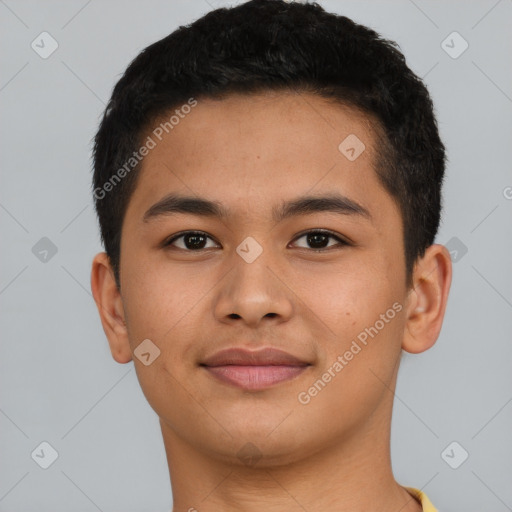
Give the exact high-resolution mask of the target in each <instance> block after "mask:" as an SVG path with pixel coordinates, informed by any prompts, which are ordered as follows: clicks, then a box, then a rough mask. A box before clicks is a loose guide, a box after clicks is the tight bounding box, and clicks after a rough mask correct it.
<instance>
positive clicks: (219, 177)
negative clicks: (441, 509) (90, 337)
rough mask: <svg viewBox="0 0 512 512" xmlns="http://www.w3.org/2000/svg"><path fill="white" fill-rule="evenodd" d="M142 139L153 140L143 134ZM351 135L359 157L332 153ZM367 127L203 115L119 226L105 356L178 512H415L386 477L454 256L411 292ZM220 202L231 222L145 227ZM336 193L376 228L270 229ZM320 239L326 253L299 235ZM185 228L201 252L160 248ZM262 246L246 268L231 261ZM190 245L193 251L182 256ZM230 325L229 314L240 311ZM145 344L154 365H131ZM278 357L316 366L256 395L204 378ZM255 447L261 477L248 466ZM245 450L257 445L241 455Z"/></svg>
mask: <svg viewBox="0 0 512 512" xmlns="http://www.w3.org/2000/svg"><path fill="white" fill-rule="evenodd" d="M149 134H150V132H149ZM349 134H356V135H357V137H358V138H359V139H360V140H361V141H363V143H364V144H365V146H366V149H365V150H364V151H363V153H362V154H361V155H360V156H359V157H358V158H357V159H356V160H354V161H349V160H348V159H347V158H346V157H345V156H344V155H343V154H342V153H341V152H340V151H339V149H338V146H339V144H340V142H341V141H343V140H344V139H345V138H346V137H347V136H348V135H349ZM374 146H375V134H374V133H373V130H372V121H371V120H369V119H367V118H365V117H363V116H362V115H361V114H359V113H358V112H356V111H355V110H352V109H350V108H347V107H342V106H339V105H334V104H333V103H330V102H328V101H327V100H325V99H322V98H320V97H317V96H314V95H311V94H306V93H301V94H297V93H288V92H278V93H276V92H274V93H270V92H266V93H260V94H257V95H252V96H242V95H231V96H229V97H227V98H226V99H223V100H217V101H215V100H211V99H210V100H200V101H199V102H198V105H197V106H196V107H195V108H194V109H193V110H192V112H191V113H190V114H188V115H187V116H186V117H185V118H184V119H182V120H180V123H179V124H178V125H177V126H175V128H174V129H173V130H172V131H171V132H170V133H169V134H168V135H167V136H166V137H165V138H164V139H163V140H162V142H159V143H158V145H157V146H156V147H155V148H154V149H152V150H151V151H150V152H149V154H148V155H147V156H146V157H145V158H144V161H143V167H142V170H141V175H140V176H139V180H138V183H137V186H136V189H135V191H134V194H133V196H132V198H131V199H130V202H129V206H128V209H127V212H126V216H125V219H124V223H123V229H122V241H121V274H120V279H121V291H119V290H118V289H117V288H116V285H115V281H114V276H113V273H112V269H111V267H110V265H109V261H108V258H107V256H106V254H105V253H99V254H98V255H96V257H95V258H94V261H93V265H92V275H91V287H92V291H93V295H94V298H95V301H96V303H97V306H98V311H99V314H100V317H101V321H102V325H103V328H104V330H105V333H106V335H107V338H108V341H109V344H110V348H111V351H112V356H113V357H114V359H115V360H116V361H118V362H119V363H127V362H129V361H131V360H133V361H134V364H135V368H136V371H137V376H138V379H139V382H140V385H141V387H142V390H143V392H144V394H145V396H146V398H147V400H148V401H149V403H150V405H151V406H152V407H153V409H154V410H155V411H156V413H157V414H158V415H159V417H160V425H161V429H162V435H163V440H164V444H165V449H166V454H167V459H168V464H169V471H170V477H171V484H172V491H173V499H174V509H173V511H174V512H182V511H183V512H185V511H189V510H194V509H195V510H197V511H198V512H210V511H211V512H213V511H216V512H217V511H220V510H222V511H223V512H228V511H237V512H240V511H243V512H253V511H261V510H269V511H272V512H278V511H279V512H281V511H283V512H284V511H286V512H289V511H292V510H297V511H303V510H307V511H310V512H313V511H323V510H336V511H339V512H348V511H351V512H359V511H361V512H363V511H364V512H368V511H377V510H378V511H379V512H386V511H389V512H397V511H398V510H400V511H401V512H412V511H419V510H421V506H420V505H419V503H418V502H417V501H416V500H415V499H413V498H412V497H411V495H410V494H409V493H408V492H407V491H406V490H405V489H404V488H403V487H401V486H400V485H399V484H398V483H397V482H396V481H395V479H394V477H393V474H392V471H391V460H390V448H389V442H390V421H391V410H392V403H393V390H394V389H395V383H396V377H397V371H398V367H399V361H400V355H401V353H402V349H403V350H405V351H407V352H411V353H419V352H423V351H425V350H427V349H428V348H430V347H431V346H432V345H433V344H434V343H435V341H436V340H437V338H438V336H439V332H440V329H441V325H442V321H443V316H444V313H445V307H446V302H447V297H448V292H449V287H450V283H451V275H452V269H451V260H450V256H449V253H448V251H447V249H446V248H445V247H443V246H441V245H432V246H430V247H429V248H428V249H427V250H426V252H425V255H424V257H422V258H421V259H419V260H418V261H417V262H416V265H415V268H414V274H413V286H412V288H408V287H407V286H406V276H405V256H404V245H403V239H402V237H403V229H402V219H401V214H400V211H399V209H398V207H397V205H396V204H395V201H394V200H393V198H392V197H391V196H390V195H389V194H388V193H387V191H386V190H385V189H384V188H383V186H382V185H381V184H380V182H379V181H378V178H377V176H376V174H375V172H374V170H373V161H374V160H373V159H374V158H375V156H376V155H375V151H374ZM171 192H173V193H180V194H184V195H191V196H200V197H203V198H206V199H209V200H213V201H219V202H221V203H222V205H224V206H225V207H226V208H228V209H229V211H230V216H229V217H227V218H225V219H218V218H215V217H203V216H199V215H192V214H183V213H179V214H176V213H175V214H167V215H162V216H160V217H157V218H154V219H152V220H150V221H149V222H144V221H143V215H144V213H145V212H146V211H147V210H148V209H149V208H150V207H151V206H152V205H153V204H154V203H156V202H157V201H159V200H160V199H162V198H163V197H164V196H166V195H167V194H169V193H171ZM332 192H339V193H341V194H343V195H344V196H346V197H348V198H350V199H351V200H353V201H356V202H357V203H359V204H360V205H362V206H363V207H364V208H366V209H367V210H368V211H369V213H370V215H371V218H370V219H369V218H366V217H364V216H361V215H355V214H339V213H334V212H314V213H310V214H307V215H296V216H294V217H290V218H287V219H285V220H283V221H281V222H278V223H276V222H274V221H273V219H272V216H271V213H272V208H273V207H275V206H276V205H277V206H279V205H280V204H281V203H282V202H283V201H288V200H292V199H295V198H297V197H299V196H302V195H315V196H316V195H325V194H330V193H332ZM315 229H327V230H331V231H333V232H334V233H335V234H336V235H338V236H340V237H345V238H347V239H348V240H350V241H351V244H350V245H338V244H339V242H338V241H337V240H336V239H335V238H326V239H324V240H325V244H324V246H325V247H326V249H324V252H323V253H322V252H317V251H315V250H314V246H313V247H312V246H311V245H310V244H309V243H308V239H307V237H305V236H300V237H298V236H297V235H300V234H301V233H302V232H303V231H305V230H312V231H314V230H315ZM184 230H199V231H203V232H205V233H206V234H207V235H208V236H209V237H211V238H206V239H205V247H206V248H204V249H201V250H198V249H194V248H193V246H192V249H190V248H189V249H187V248H186V247H187V246H186V245H184V244H185V240H184V239H183V238H181V239H178V240H177V241H175V242H174V246H169V247H167V248H165V247H162V246H161V245H160V244H162V242H163V241H165V240H166V239H168V238H169V237H170V236H171V235H173V234H175V233H179V232H181V231H184ZM249 236H250V237H253V238H254V239H255V240H256V241H257V242H258V243H259V244H260V246H261V247H262V249H263V252H262V253H261V255H260V256H259V257H258V258H257V259H256V260H255V261H253V262H252V263H247V262H246V261H245V260H244V259H242V257H240V256H239V254H238V253H237V252H236V248H237V247H238V246H239V245H240V244H241V242H242V241H243V240H244V239H245V238H247V237H249ZM189 247H190V246H189ZM394 303H399V304H400V305H401V306H402V309H401V311H400V312H399V313H397V314H396V316H394V318H393V319H392V320H390V321H389V322H388V323H386V324H385V327H384V328H382V329H380V330H379V332H378V334H377V335H376V336H375V337H374V338H369V339H368V344H367V346H362V347H363V348H362V350H361V351H360V352H359V353H358V354H357V355H355V356H354V357H353V359H352V360H350V361H348V362H347V363H348V364H347V365H346V366H344V367H343V370H342V371H340V372H339V373H337V374H336V376H335V377H334V378H332V379H331V381H330V382H328V384H327V385H326V386H325V387H324V388H323V389H322V390H321V391H320V392H318V394H317V395H316V396H314V397H312V398H311V400H310V401H309V403H307V404H302V403H300V402H299V400H298V395H299V393H301V392H304V391H307V390H308V389H309V388H310V387H311V386H312V385H313V384H314V383H315V381H317V380H318V379H320V378H321V377H322V375H323V374H324V373H325V372H326V371H327V369H328V368H329V367H332V365H333V363H334V362H335V361H336V360H337V357H338V356H339V355H343V354H344V353H345V352H346V351H347V350H348V349H349V348H350V346H351V343H352V341H353V340H355V339H356V338H357V335H358V334H359V333H361V332H362V331H364V329H365V328H368V327H369V326H374V325H375V323H376V321H377V320H379V318H381V317H380V315H381V314H384V313H386V311H387V310H389V308H391V307H392V305H393V304H394ZM233 313H236V314H233ZM145 339H150V340H151V341H152V342H153V343H154V344H155V345H156V346H157V347H158V348H159V350H160V351H161V353H160V356H159V357H157V358H156V359H155V360H154V361H153V362H152V363H151V364H150V365H148V366H145V365H144V364H142V362H141V361H140V360H139V359H138V358H137V357H134V354H133V351H134V350H135V349H136V348H137V346H138V345H139V344H140V343H141V342H142V340H145ZM235 346H237V347H240V346H243V347H246V348H249V349H257V348H261V347H269V346H271V347H277V348H281V349H283V350H285V351H287V352H289V353H291V354H293V355H295V356H297V357H299V358H301V359H303V360H305V361H307V362H309V363H311V366H309V367H308V368H307V370H306V371H305V372H303V373H302V374H300V375H299V376H297V377H295V378H294V379H292V380H289V381H286V382H283V383H280V384H277V385H274V386H273V387H270V388H267V389H265V390H263V391H257V392H254V391H252V392H247V391H243V390H241V389H239V388H237V387H234V386H231V385H229V384H226V383H223V382H219V381H218V380H216V379H214V378H213V377H212V376H211V375H210V374H209V373H208V372H207V371H206V370H205V369H204V368H202V367H201V366H199V363H200V362H201V361H203V360H204V359H205V358H206V357H207V356H211V355H212V354H213V353H215V352H217V351H218V350H221V349H224V348H227V347H235ZM247 443H252V447H251V448H250V450H252V451H253V452H255V453H257V454H258V456H259V459H258V460H257V461H256V462H255V463H252V464H251V463H247V461H245V462H244V459H242V458H240V457H239V456H238V455H237V454H238V452H239V451H240V450H241V449H242V448H243V447H244V446H245V445H246V444H247ZM246 449H247V448H246Z"/></svg>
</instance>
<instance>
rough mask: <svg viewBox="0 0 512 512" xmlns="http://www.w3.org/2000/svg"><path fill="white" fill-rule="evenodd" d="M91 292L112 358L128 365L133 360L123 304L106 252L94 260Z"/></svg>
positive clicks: (99, 254)
mask: <svg viewBox="0 0 512 512" xmlns="http://www.w3.org/2000/svg"><path fill="white" fill-rule="evenodd" d="M91 290H92V295H93V297H94V301H95V302H96V306H97V307H98V312H99V314H100V318H101V324H102V325H103V330H104V331H105V334H106V336H107V339H108V343H109V345H110V351H111V352H112V357H113V358H114V359H115V360H116V361H117V362H118V363H128V362H129V361H131V360H132V351H131V349H130V342H129V340H128V330H127V328H126V322H125V314H124V307H123V302H122V300H121V293H120V291H119V289H118V288H117V285H116V281H115V278H114V271H113V270H112V267H111V265H110V260H109V258H108V256H107V254H106V253H105V252H100V253H98V254H97V255H96V256H95V257H94V259H93V262H92V271H91Z"/></svg>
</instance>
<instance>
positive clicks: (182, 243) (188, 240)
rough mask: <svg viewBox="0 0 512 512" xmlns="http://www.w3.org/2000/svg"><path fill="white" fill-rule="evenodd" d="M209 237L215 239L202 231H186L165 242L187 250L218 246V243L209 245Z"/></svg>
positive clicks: (167, 244) (166, 244)
mask: <svg viewBox="0 0 512 512" xmlns="http://www.w3.org/2000/svg"><path fill="white" fill-rule="evenodd" d="M208 239H210V240H213V239H212V238H211V237H210V236H208V235H207V234H206V233H204V232H202V231H186V232H184V233H181V234H179V235H175V236H173V237H172V238H171V239H169V240H168V241H167V242H165V244H164V246H165V247H169V246H174V247H177V248H178V249H183V250H185V251H200V250H202V249H210V248H212V247H217V245H213V246H212V245H210V246H207V243H208ZM178 241H179V242H178Z"/></svg>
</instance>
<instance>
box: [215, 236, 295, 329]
mask: <svg viewBox="0 0 512 512" xmlns="http://www.w3.org/2000/svg"><path fill="white" fill-rule="evenodd" d="M256 243H257V242H255V240H254V239H253V240H250V239H249V240H247V239H246V240H244V242H242V243H241V244H240V245H239V246H238V247H237V250H236V252H234V253H233V255H232V258H231V262H230V264H231V265H232V267H231V272H228V274H227V276H226V278H225V279H224V280H223V281H222V282H223V286H222V287H221V289H220V292H219V295H218V297H217V301H216V304H215V315H216V317H217V318H218V320H220V321H226V320H231V321H235V320H239V321H244V322H246V323H247V324H251V325H252V326H255V325H257V324H258V323H259V322H260V321H261V320H263V319H264V318H265V317H267V318H275V317H279V318H280V319H281V320H284V319H287V318H288V317H289V316H290V314H291V311H292V303H291V297H290V296H289V295H290V294H288V293H286V289H287V288H286V286H284V285H283V283H282V282H281V281H280V280H279V279H278V277H277V275H279V272H278V270H277V268H273V267H276V265H275V259H273V258H272V255H271V254H270V249H268V248H267V249H265V250H263V247H261V246H260V247H261V249H260V248H258V247H257V246H256ZM258 245H259V244H258Z"/></svg>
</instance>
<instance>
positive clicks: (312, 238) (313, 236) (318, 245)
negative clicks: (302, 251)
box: [295, 230, 348, 251]
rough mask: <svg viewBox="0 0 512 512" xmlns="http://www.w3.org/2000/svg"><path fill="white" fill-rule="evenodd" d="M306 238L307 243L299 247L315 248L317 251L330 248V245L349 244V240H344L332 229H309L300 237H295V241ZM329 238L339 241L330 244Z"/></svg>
mask: <svg viewBox="0 0 512 512" xmlns="http://www.w3.org/2000/svg"><path fill="white" fill-rule="evenodd" d="M302 238H303V239H305V241H306V244H307V245H305V246H304V245H302V246H300V245H299V247H303V248H306V249H313V250H317V251H322V250H325V249H328V248H330V247H336V246H344V245H348V243H347V242H345V241H344V240H342V239H341V238H340V237H338V236H336V235H335V234H334V233H332V232H331V231H323V230H314V231H308V232H307V233H303V234H302V235H300V236H299V237H297V238H296V239H295V241H297V240H300V239H302ZM329 239H332V240H335V241H337V242H338V243H334V244H330V245H329Z"/></svg>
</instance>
